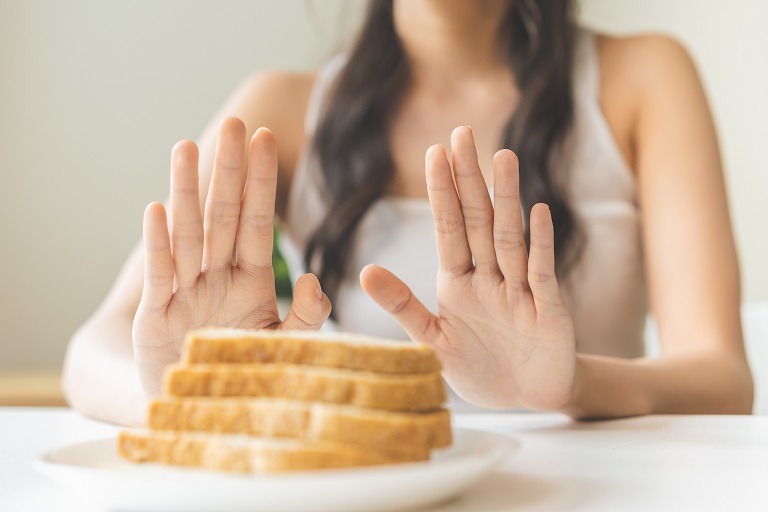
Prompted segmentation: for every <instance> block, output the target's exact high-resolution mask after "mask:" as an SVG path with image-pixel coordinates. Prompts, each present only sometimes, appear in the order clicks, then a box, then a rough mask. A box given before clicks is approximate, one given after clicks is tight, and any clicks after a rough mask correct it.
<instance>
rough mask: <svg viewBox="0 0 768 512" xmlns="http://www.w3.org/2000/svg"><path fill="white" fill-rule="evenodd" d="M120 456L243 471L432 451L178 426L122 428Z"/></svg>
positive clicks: (391, 459) (360, 462)
mask: <svg viewBox="0 0 768 512" xmlns="http://www.w3.org/2000/svg"><path fill="white" fill-rule="evenodd" d="M118 452H119V454H120V456H122V457H123V458H126V459H128V460H131V461H134V462H157V463H161V464H172V465H178V466H189V467H197V468H204V469H212V470H217V471H230V472H239V473H279V472H285V471H301V470H314V469H331V468H347V467H356V466H371V465H377V464H392V463H396V462H410V461H417V460H427V459H428V458H429V455H428V453H425V452H422V453H420V454H418V456H416V455H414V456H413V457H411V458H410V459H409V458H405V457H403V456H401V457H395V456H392V455H388V454H385V453H381V452H378V451H376V450H371V449H370V448H364V447H361V446H355V445H350V444H345V443H337V442H332V441H308V440H295V439H264V438H253V437H248V436H236V435H224V434H203V433H197V432H194V433H190V432H173V431H154V432H150V431H134V430H126V431H122V432H121V433H120V435H119V438H118Z"/></svg>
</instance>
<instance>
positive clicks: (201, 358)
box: [181, 328, 440, 374]
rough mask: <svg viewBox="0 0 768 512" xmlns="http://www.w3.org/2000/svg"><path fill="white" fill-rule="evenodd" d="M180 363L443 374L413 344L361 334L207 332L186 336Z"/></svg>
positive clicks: (420, 347)
mask: <svg viewBox="0 0 768 512" xmlns="http://www.w3.org/2000/svg"><path fill="white" fill-rule="evenodd" d="M181 360H182V361H183V362H186V363H187V364H197V363H291V364H305V365H312V366H324V367H329V368H346V369H349V370H362V371H370V372H380V373H397V374H401V373H431V372H439V371H440V362H439V361H438V359H437V356H436V355H435V352H434V351H433V350H432V349H431V348H429V347H427V346H424V345H417V344H415V343H411V342H404V341H394V340H385V339H380V338H371V337H369V336H363V335H358V334H347V333H322V332H310V331H279V330H268V329H264V330H258V331H257V330H245V329H228V328H206V329H198V330H195V331H191V332H189V333H188V334H187V336H186V338H185V342H184V349H183V352H182V357H181Z"/></svg>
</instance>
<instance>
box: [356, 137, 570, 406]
mask: <svg viewBox="0 0 768 512" xmlns="http://www.w3.org/2000/svg"><path fill="white" fill-rule="evenodd" d="M452 145H453V150H454V152H453V154H454V159H453V160H454V164H453V173H454V175H455V176H456V186H458V192H459V194H460V195H461V200H459V196H458V195H457V193H456V188H455V185H454V182H453V179H452V177H451V167H450V165H449V163H448V161H447V159H446V157H445V152H444V151H443V150H441V149H439V148H432V149H430V151H429V152H428V154H427V181H428V186H429V194H430V202H431V204H432V209H433V214H434V217H435V227H436V231H437V235H438V236H437V241H438V256H439V260H440V270H439V273H438V276H437V298H438V313H437V315H436V316H435V315H432V314H431V313H429V312H428V311H427V310H426V309H425V308H424V306H423V305H421V303H420V302H419V301H418V300H417V299H416V298H414V297H413V296H412V295H411V293H410V291H409V290H408V288H407V287H406V286H405V284H403V283H402V282H400V281H399V280H398V279H397V278H396V277H394V276H393V275H392V274H390V273H389V272H387V271H386V270H384V269H381V268H377V267H369V268H367V269H366V271H364V273H363V275H362V277H361V281H362V284H363V286H364V288H365V289H366V291H368V293H369V294H370V295H371V296H372V297H373V298H374V300H376V301H377V302H378V303H379V304H380V305H382V306H383V307H384V308H385V309H387V310H389V311H390V312H391V313H392V314H394V315H395V317H396V319H397V320H398V321H399V322H400V323H401V325H403V327H404V328H405V329H406V331H407V332H408V334H409V335H410V336H411V337H412V338H413V339H414V340H415V341H419V342H423V343H427V344H429V345H431V346H432V347H433V348H434V349H435V350H436V351H437V353H438V355H439V356H440V359H441V361H442V363H443V367H444V375H445V377H446V379H447V380H448V382H449V383H450V384H451V385H452V387H453V388H454V389H455V390H456V391H457V392H458V393H459V394H460V395H461V396H462V397H464V398H465V399H467V400H469V401H471V402H474V403H476V404H478V405H484V406H488V407H510V406H525V407H530V408H535V409H556V408H559V407H562V406H563V405H565V403H566V402H567V400H568V399H569V397H570V393H571V390H572V385H573V377H574V370H575V334H574V329H573V322H572V319H571V316H570V313H569V311H568V308H567V307H566V306H565V304H564V302H563V300H562V297H561V296H560V292H559V288H558V285H557V281H556V279H555V276H554V254H553V250H552V239H553V233H552V223H551V218H550V217H549V214H548V209H547V208H546V207H545V206H544V205H537V206H535V207H534V209H533V211H532V213H531V254H530V258H529V256H528V253H527V251H526V246H525V242H524V240H523V236H522V233H523V230H522V215H521V211H520V204H519V199H518V185H517V174H518V173H517V160H516V158H515V157H514V155H513V154H512V153H511V152H509V151H505V152H500V153H499V154H497V157H496V158H495V159H494V180H495V189H494V194H495V210H494V207H493V206H492V205H491V201H490V198H489V196H488V192H487V189H486V187H485V182H484V181H483V178H482V175H481V173H480V172H479V168H478V166H477V156H476V154H475V149H474V142H473V140H472V138H471V132H469V130H467V129H457V131H456V132H454V137H453V140H452Z"/></svg>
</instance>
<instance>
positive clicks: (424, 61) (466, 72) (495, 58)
mask: <svg viewBox="0 0 768 512" xmlns="http://www.w3.org/2000/svg"><path fill="white" fill-rule="evenodd" d="M393 1H394V22H395V31H396V32H397V35H398V37H399V38H400V41H401V42H402V44H403V47H404V49H405V53H406V55H407V56H408V60H409V61H410V63H411V69H412V73H413V78H414V79H415V80H417V81H420V80H422V79H426V80H430V81H431V80H445V79H446V78H448V77H450V78H451V79H453V80H455V79H456V77H457V76H461V77H478V76H485V75H489V74H494V73H498V72H499V71H500V69H501V70H506V68H507V66H506V62H505V59H506V55H505V52H504V50H503V48H502V47H501V45H500V44H499V36H500V34H499V31H500V27H501V23H502V21H503V20H504V18H505V15H506V12H507V9H508V8H509V4H510V1H509V0H472V1H467V0H393Z"/></svg>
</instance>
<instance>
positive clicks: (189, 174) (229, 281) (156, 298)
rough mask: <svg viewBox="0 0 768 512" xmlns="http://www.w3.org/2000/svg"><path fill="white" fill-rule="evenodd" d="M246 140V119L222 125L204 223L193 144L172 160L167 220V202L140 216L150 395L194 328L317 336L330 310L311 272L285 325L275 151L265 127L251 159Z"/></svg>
mask: <svg viewBox="0 0 768 512" xmlns="http://www.w3.org/2000/svg"><path fill="white" fill-rule="evenodd" d="M245 137H246V134H245V126H244V125H243V123H242V121H240V120H239V119H236V118H228V119H225V120H224V121H222V123H221V125H220V127H219V134H218V140H217V144H216V155H215V159H214V167H213V175H212V177H211V184H210V189H209V192H208V197H207V199H206V203H205V212H204V215H201V212H200V200H199V190H198V150H197V146H196V145H195V144H194V143H193V142H191V141H181V142H179V143H178V144H176V146H174V148H173V152H172V154H171V201H170V208H171V214H170V222H169V221H168V219H167V218H166V212H165V207H164V206H163V204H161V203H151V204H150V205H149V206H148V207H147V209H146V211H145V212H144V251H145V257H144V263H145V271H144V288H143V291H142V295H141V301H140V303H139V307H138V309H137V311H136V316H135V318H134V322H133V333H132V334H133V348H134V356H135V359H136V365H137V370H138V373H139V379H140V381H141V383H142V386H143V388H144V391H145V393H147V394H148V395H155V394H158V393H160V391H161V385H162V373H163V369H164V368H165V367H166V366H167V365H168V364H170V363H173V362H176V361H178V359H179V354H180V350H181V344H182V341H183V338H184V335H185V333H186V332H187V331H188V330H190V329H195V328H197V327H204V326H226V327H240V328H247V329H261V328H278V329H318V328H319V327H320V326H321V325H322V324H323V322H325V320H326V319H327V318H328V315H329V314H330V312H331V303H330V301H329V300H328V297H327V296H326V295H325V294H324V293H323V292H322V290H321V289H320V283H319V281H318V280H317V278H316V277H315V276H314V275H312V274H306V275H304V276H302V277H300V278H299V279H298V281H297V282H296V285H295V286H294V298H293V304H292V306H291V311H290V313H288V315H287V316H286V318H285V320H283V321H282V322H281V321H280V316H279V314H278V310H277V300H276V296H275V275H274V272H273V270H272V244H273V236H272V234H273V231H272V230H273V221H274V212H275V194H276V187H277V146H276V143H275V138H274V136H273V135H272V132H270V131H269V130H267V129H266V128H260V129H259V130H257V131H256V133H255V134H254V135H253V138H251V142H250V147H249V149H248V158H247V161H246V148H245ZM169 232H170V234H169ZM233 247H234V252H233Z"/></svg>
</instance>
